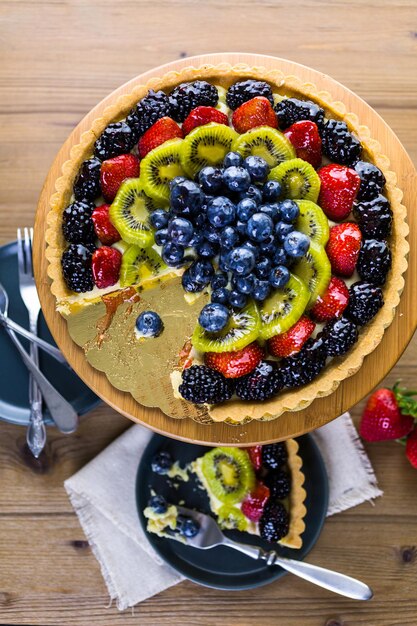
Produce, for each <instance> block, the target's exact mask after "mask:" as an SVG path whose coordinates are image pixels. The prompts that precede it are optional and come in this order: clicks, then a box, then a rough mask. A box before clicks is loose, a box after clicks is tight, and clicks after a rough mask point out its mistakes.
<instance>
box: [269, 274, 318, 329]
mask: <svg viewBox="0 0 417 626" xmlns="http://www.w3.org/2000/svg"><path fill="white" fill-rule="evenodd" d="M309 300H310V293H309V291H308V289H307V286H306V285H305V283H304V282H303V281H302V280H301V279H300V278H298V277H297V276H294V274H291V276H290V280H289V281H288V283H287V284H286V285H285V287H284V288H283V289H277V290H276V291H274V292H273V294H272V295H270V296H269V297H268V298H267V299H266V300H264V302H263V304H262V308H261V310H260V314H261V322H262V326H261V331H260V333H259V334H260V336H261V337H262V339H270V338H271V337H274V336H275V335H279V334H280V333H284V332H285V331H286V330H288V329H289V328H291V326H293V325H294V324H295V323H296V322H297V321H298V320H299V319H300V317H301V316H302V314H303V313H304V310H305V308H306V306H307V304H308V301H309Z"/></svg>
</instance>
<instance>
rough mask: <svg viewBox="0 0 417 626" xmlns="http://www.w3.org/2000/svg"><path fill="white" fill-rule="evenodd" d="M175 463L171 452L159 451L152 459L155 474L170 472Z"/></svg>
mask: <svg viewBox="0 0 417 626" xmlns="http://www.w3.org/2000/svg"><path fill="white" fill-rule="evenodd" d="M172 465H173V461H172V457H171V455H170V453H169V452H158V453H157V454H155V456H154V457H153V459H152V462H151V468H152V471H153V472H155V474H160V475H161V476H163V475H164V474H168V472H169V470H170V469H171V467H172Z"/></svg>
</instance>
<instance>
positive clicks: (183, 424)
mask: <svg viewBox="0 0 417 626" xmlns="http://www.w3.org/2000/svg"><path fill="white" fill-rule="evenodd" d="M222 62H226V63H230V64H231V65H235V64H238V63H245V64H248V65H250V66H263V67H266V68H269V69H280V70H281V71H282V72H284V74H285V75H290V74H295V75H297V76H299V77H300V78H301V79H302V80H303V81H305V82H312V83H315V84H316V85H317V87H318V88H319V89H322V90H326V91H329V92H330V93H331V94H332V97H333V99H334V100H341V101H343V102H344V104H345V105H346V107H347V110H348V111H352V112H354V113H356V114H357V115H358V117H359V119H360V121H361V123H362V124H365V125H367V126H369V127H370V129H371V134H372V137H373V138H375V139H377V140H378V141H379V142H380V144H381V146H382V152H383V153H384V154H386V155H387V156H388V157H389V159H390V161H391V169H392V170H393V171H395V172H396V174H397V177H398V186H399V187H400V189H402V190H403V192H404V198H403V204H404V205H405V206H406V207H407V211H408V221H409V226H410V236H409V243H410V247H411V252H410V256H409V266H408V271H407V273H406V274H405V289H404V291H403V294H402V296H401V301H400V304H399V306H398V308H397V311H396V315H395V318H394V321H393V322H392V324H391V325H390V326H389V328H388V329H387V330H386V331H385V333H384V337H383V339H382V341H381V343H380V344H379V346H378V347H377V348H376V349H375V350H374V351H373V352H372V353H371V354H370V355H369V356H367V357H366V358H365V360H364V363H363V365H362V367H361V369H360V370H359V371H358V372H357V373H356V374H355V375H354V376H351V377H350V378H348V379H346V380H344V381H343V382H342V383H341V384H340V386H339V387H338V389H337V390H336V391H335V392H334V393H332V394H331V395H330V396H327V397H325V398H319V399H317V400H315V401H314V402H313V403H312V404H311V405H310V406H308V407H307V408H306V409H304V410H302V411H296V412H287V413H284V414H283V415H281V416H280V417H278V418H277V419H276V420H273V421H270V422H256V421H252V422H250V423H248V424H244V425H237V426H232V425H228V424H225V423H215V424H210V425H203V424H199V423H197V422H194V421H193V420H191V419H182V420H181V419H173V418H171V417H167V416H166V415H164V414H163V413H162V411H160V410H159V409H150V408H146V407H143V406H141V405H140V404H138V403H137V402H136V401H135V400H134V399H133V398H132V396H131V395H130V394H128V393H125V392H122V391H119V390H118V389H116V388H115V387H113V386H112V385H111V384H110V383H109V381H108V380H107V377H106V375H105V374H104V373H101V372H99V371H97V370H96V369H94V368H93V367H92V366H91V365H90V364H89V363H88V362H87V360H86V358H85V356H84V352H83V350H82V349H81V348H79V347H78V346H77V345H76V344H75V343H74V342H73V341H72V340H71V338H70V336H69V334H68V331H67V324H66V321H65V320H64V318H63V317H61V315H60V314H59V313H57V312H56V310H55V298H54V297H53V296H52V294H51V292H50V286H49V280H48V277H47V260H46V258H45V240H44V233H45V229H46V215H47V213H48V211H49V199H50V197H51V195H52V194H53V192H54V190H55V180H56V179H57V178H58V177H59V176H60V174H61V167H62V164H63V163H64V162H65V161H66V160H67V159H68V158H69V153H70V149H71V147H72V146H73V145H74V144H77V143H79V138H80V135H81V134H82V133H83V132H84V131H85V130H87V129H89V128H90V127H91V125H92V122H93V120H94V119H96V118H97V117H99V116H100V115H101V114H102V112H103V110H104V109H105V108H106V107H107V106H108V105H109V104H111V103H112V102H114V101H115V100H116V99H117V97H118V96H120V95H122V94H124V93H129V92H130V91H132V89H133V87H134V86H135V85H137V84H144V83H146V82H147V81H148V80H149V79H151V78H152V77H158V76H162V75H164V74H166V73H167V72H169V71H171V70H174V71H177V70H179V69H182V68H184V67H187V66H191V65H193V66H195V67H198V66H200V65H203V64H205V63H208V64H213V65H216V64H219V63H222ZM416 189H417V172H416V170H415V168H414V166H413V163H412V162H411V160H410V158H409V156H408V155H407V153H406V151H405V149H404V147H403V146H402V144H401V143H400V141H399V140H398V138H397V137H396V135H395V134H394V133H393V131H392V130H391V129H390V128H389V127H388V126H387V124H386V123H385V122H384V121H383V120H382V118H381V117H380V116H379V115H378V114H377V113H376V112H375V111H374V110H373V109H372V108H371V107H370V106H369V105H367V104H366V102H364V101H363V100H361V98H359V97H358V96H356V95H355V94H354V93H352V92H351V91H350V90H349V89H347V88H346V87H344V86H343V85H341V84H340V83H338V82H336V81H335V80H333V79H332V78H330V77H329V76H326V75H325V74H322V73H321V72H317V71H315V70H313V69H310V68H308V67H305V66H303V65H299V64H298V63H293V62H290V61H286V60H284V59H278V58H275V57H269V56H263V55H255V54H238V53H228V54H208V55H202V56H197V57H192V58H188V59H182V60H179V61H175V62H173V63H169V64H167V65H163V66H161V67H157V68H155V69H153V70H150V71H149V72H145V73H144V74H141V75H140V76H138V77H136V78H134V79H133V80H131V81H129V82H128V83H126V84H125V85H122V86H121V87H119V88H118V89H116V90H115V91H114V92H113V93H111V94H110V95H109V96H107V97H106V98H104V100H102V101H101V102H100V104H98V105H97V106H96V107H95V108H94V109H92V110H91V111H90V112H89V113H88V115H86V116H85V118H84V119H83V120H82V121H81V122H80V123H79V125H78V126H77V127H76V128H75V130H74V131H73V132H72V133H71V135H70V136H69V137H68V139H67V141H66V142H65V143H64V145H63V146H62V148H61V150H60V151H59V152H58V154H57V157H56V159H55V161H54V163H53V165H52V167H51V169H50V171H49V173H48V176H47V178H46V181H45V184H44V187H43V189H42V192H41V195H40V199H39V205H38V210H37V214H36V223H35V246H34V265H35V277H36V283H37V286H38V291H39V297H40V301H41V304H42V310H43V313H44V316H45V318H46V321H47V323H48V326H49V328H50V330H51V333H52V335H53V337H54V339H55V341H56V343H57V344H58V346H59V347H60V349H61V350H62V352H63V354H64V355H65V357H66V359H67V360H68V362H69V363H70V365H71V367H72V368H73V369H74V371H75V372H76V373H77V374H78V375H79V376H80V378H81V379H82V380H83V381H84V382H85V383H86V384H87V385H88V386H89V387H90V388H91V389H92V390H93V391H94V392H95V393H96V394H97V395H98V396H100V398H102V399H103V400H104V402H106V403H107V404H109V405H110V406H112V407H113V408H114V409H116V410H117V411H119V413H122V414H123V415H125V416H126V417H128V418H130V419H131V420H133V421H135V422H139V423H141V424H144V425H145V426H147V427H149V428H151V429H152V430H154V431H156V432H159V433H162V434H164V435H167V436H169V437H174V438H176V439H182V440H184V441H189V442H192V443H202V444H207V445H219V444H222V445H229V446H234V445H237V446H239V445H241V446H247V445H251V444H256V443H268V442H272V441H278V440H282V439H286V438H288V437H293V436H297V435H300V434H302V433H305V432H308V431H310V430H313V429H315V428H318V427H319V426H322V425H323V424H326V423H327V422H329V421H331V420H333V419H334V418H335V417H337V416H338V415H340V414H341V413H343V412H344V411H346V410H348V409H349V408H350V407H352V406H353V405H354V404H356V403H357V402H359V400H361V399H362V398H363V397H364V396H365V395H367V394H368V393H369V392H370V391H371V390H372V388H373V387H375V386H376V385H377V384H378V383H379V381H380V380H381V379H382V378H384V376H385V375H386V374H387V373H388V372H389V370H390V369H391V368H392V367H393V366H394V364H395V363H396V361H397V360H398V359H399V358H400V356H401V354H402V352H403V351H404V349H405V348H406V346H407V344H408V342H409V341H410V339H411V337H412V335H413V332H414V330H415V328H416V326H417V301H416V294H417V258H416V251H417V194H416Z"/></svg>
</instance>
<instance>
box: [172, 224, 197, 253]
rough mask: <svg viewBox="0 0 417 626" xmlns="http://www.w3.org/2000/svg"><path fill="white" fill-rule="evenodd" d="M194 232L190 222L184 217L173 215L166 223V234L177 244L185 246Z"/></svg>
mask: <svg viewBox="0 0 417 626" xmlns="http://www.w3.org/2000/svg"><path fill="white" fill-rule="evenodd" d="M193 233H194V227H193V225H192V224H191V222H190V221H189V220H187V219H185V218H184V217H174V219H173V220H170V222H169V224H168V236H169V238H170V239H171V241H172V242H173V243H175V244H177V245H178V246H185V247H187V246H188V245H189V243H190V241H191V238H192V236H193Z"/></svg>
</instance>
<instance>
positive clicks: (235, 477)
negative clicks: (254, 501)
mask: <svg viewBox="0 0 417 626" xmlns="http://www.w3.org/2000/svg"><path fill="white" fill-rule="evenodd" d="M201 470H202V472H203V475H204V478H205V479H206V481H207V484H208V487H209V489H210V491H211V493H212V494H213V495H214V497H215V498H217V499H218V500H220V501H221V502H225V503H227V504H234V503H235V502H240V501H241V500H242V499H243V498H244V496H245V495H246V494H247V493H248V492H249V491H251V490H252V489H253V487H254V485H255V472H254V469H253V465H252V463H251V462H250V459H249V455H248V453H247V452H246V450H241V449H239V448H213V449H212V450H210V452H207V453H206V454H205V455H204V456H203V459H202V465H201Z"/></svg>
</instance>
